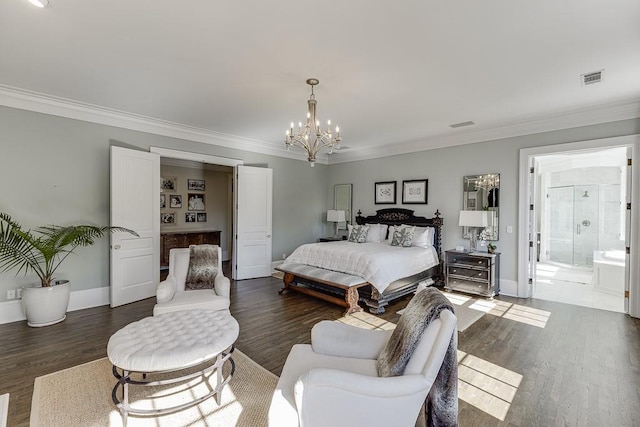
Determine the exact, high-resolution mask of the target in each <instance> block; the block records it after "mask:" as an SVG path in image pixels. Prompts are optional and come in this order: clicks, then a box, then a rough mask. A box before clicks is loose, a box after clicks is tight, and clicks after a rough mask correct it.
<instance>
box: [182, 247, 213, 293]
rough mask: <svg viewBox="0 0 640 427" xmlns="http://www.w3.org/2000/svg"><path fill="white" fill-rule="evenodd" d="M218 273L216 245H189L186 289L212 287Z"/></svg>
mask: <svg viewBox="0 0 640 427" xmlns="http://www.w3.org/2000/svg"><path fill="white" fill-rule="evenodd" d="M217 274H218V246H217V245H191V246H189V270H187V278H186V279H185V282H184V284H185V288H186V289H213V282H214V280H215V278H216V275H217Z"/></svg>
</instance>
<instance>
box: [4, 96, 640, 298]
mask: <svg viewBox="0 0 640 427" xmlns="http://www.w3.org/2000/svg"><path fill="white" fill-rule="evenodd" d="M638 133H640V119H636V120H625V121H620V122H612V123H606V124H601V125H594V126H585V127H581V128H575V129H568V130H563V131H556V132H548V133H541V134H535V135H528V136H523V137H517V138H509V139H503V140H497V141H489V142H483V143H477V144H469V145H462V146H456V147H451V148H443V149H436V150H428V151H423V152H419V153H411V154H404V155H396V156H389V157H385V158H380V159H372V160H363V161H357V162H350V163H343V164H336V165H331V166H326V165H321V164H317V165H316V167H315V168H310V167H309V165H308V164H307V162H305V161H298V160H291V159H286V158H281V157H275V156H269V155H264V154H259V153H252V152H246V151H241V150H234V149H230V148H226V147H219V146H214V145H210V144H203V143H198V142H193V141H186V140H181V139H175V138H169V137H164V136H158V135H153V134H149V133H144V132H136V131H131V130H127V129H121V128H117V127H113V126H105V125H99V124H94V123H88V122H83V121H78V120H72V119H66V118H61V117H56V116H50V115H46V114H39V113H33V112H29V111H24V110H18V109H13V108H6V107H0V147H1V149H2V150H1V151H0V189H1V190H0V211H2V212H7V213H9V214H11V215H12V216H13V217H14V218H16V219H18V220H19V221H20V222H21V223H22V224H24V225H26V226H37V225H43V224H51V223H56V224H71V223H78V222H89V223H93V224H107V223H108V222H109V147H110V146H111V145H119V146H124V147H129V148H134V149H141V150H145V151H147V150H148V149H149V147H150V146H156V147H163V148H171V149H176V150H182V151H192V152H198V153H204V154H209V155H214V156H220V157H230V158H235V159H241V160H243V162H244V164H246V165H264V166H267V167H269V168H271V169H273V259H274V260H279V259H281V258H282V254H285V253H286V254H289V253H291V251H292V250H293V249H295V248H296V247H297V246H298V245H300V244H302V243H308V242H312V241H315V240H316V239H317V238H318V237H320V236H322V235H324V234H325V233H327V232H328V231H330V230H329V229H328V228H327V224H326V222H325V218H324V216H325V215H326V210H327V209H328V208H329V207H332V206H333V186H334V185H335V184H346V183H352V184H353V209H354V212H357V210H358V209H361V210H362V212H363V213H364V214H366V215H370V214H373V213H375V210H376V209H380V208H383V207H390V205H375V204H374V202H373V189H374V183H375V182H376V181H392V180H396V181H398V201H399V202H400V201H401V193H400V192H401V188H402V180H407V179H421V178H427V179H429V199H428V202H429V203H428V204H427V205H406V206H405V207H406V208H409V209H414V210H415V211H416V214H418V215H424V216H431V215H432V214H433V212H435V210H436V209H439V210H440V212H442V214H443V217H444V221H445V225H444V233H443V240H444V247H445V248H451V247H454V246H456V245H467V244H468V241H466V240H463V239H462V236H461V230H460V227H458V226H457V216H458V211H460V209H461V207H462V177H463V176H464V175H472V174H479V173H485V172H498V173H500V174H501V194H500V218H501V225H500V241H499V242H498V243H497V245H498V248H499V250H500V251H501V252H502V254H503V255H502V278H503V279H506V280H513V281H515V280H517V232H518V230H517V214H518V213H517V204H518V194H517V193H518V158H519V157H518V156H519V150H520V149H521V148H526V147H534V146H542V145H550V144H559V143H566V142H574V141H584V140H592V139H600V138H608V137H614V136H622V135H631V134H638ZM397 205H398V206H401V203H398V204H397ZM507 225H511V226H513V233H512V234H507V233H506V231H505V227H506V226H507ZM108 257H109V250H108V240H107V239H105V240H104V241H103V242H100V243H99V244H98V245H96V246H94V247H91V248H81V249H79V250H78V253H77V254H76V255H72V256H71V257H70V259H69V260H68V261H67V262H65V264H64V265H63V267H62V268H61V270H60V274H59V276H60V278H68V279H71V281H72V283H73V290H83V289H92V288H97V287H104V286H108V284H109V258H108ZM29 282H33V277H26V278H25V277H24V276H18V277H14V275H13V274H12V273H4V274H2V275H0V301H4V300H5V299H6V290H7V289H12V288H17V287H19V286H21V285H22V284H25V283H29Z"/></svg>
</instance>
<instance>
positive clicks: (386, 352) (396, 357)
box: [378, 288, 458, 427]
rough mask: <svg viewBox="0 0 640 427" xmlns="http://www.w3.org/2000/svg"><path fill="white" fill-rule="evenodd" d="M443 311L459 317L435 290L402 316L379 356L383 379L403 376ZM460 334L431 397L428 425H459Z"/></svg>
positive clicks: (428, 290) (454, 337)
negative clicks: (458, 352)
mask: <svg viewBox="0 0 640 427" xmlns="http://www.w3.org/2000/svg"><path fill="white" fill-rule="evenodd" d="M442 310H449V311H451V312H452V313H454V314H455V311H454V309H453V306H452V305H451V303H450V302H449V300H448V299H447V298H446V297H445V296H444V295H442V293H441V292H440V291H439V290H437V289H435V288H426V289H423V290H421V291H420V292H418V293H417V294H416V295H415V296H414V297H413V298H412V299H411V301H410V302H409V304H408V305H407V308H405V310H404V312H403V313H402V317H401V318H400V321H399V322H398V325H397V327H396V329H395V330H394V331H393V334H392V335H391V337H390V338H389V341H388V342H387V345H386V346H385V348H384V349H383V350H382V352H381V353H380V356H379V357H378V373H379V374H380V376H396V375H402V374H403V373H404V371H405V369H406V367H407V364H408V363H409V359H410V358H411V356H412V354H413V351H414V350H415V349H416V347H417V346H418V342H419V341H420V339H421V338H422V334H423V333H424V331H425V330H426V329H427V327H428V326H429V324H431V322H432V321H433V320H434V319H437V318H438V317H439V316H440V312H442ZM457 348H458V335H457V333H455V332H454V334H453V335H452V337H451V341H450V342H449V347H448V348H447V353H446V354H445V357H444V361H443V362H442V366H441V367H440V370H439V371H438V375H437V376H436V379H435V381H434V383H433V386H432V387H431V390H430V391H429V394H428V395H427V400H426V401H425V406H424V411H425V413H424V415H425V417H426V421H427V425H428V426H434V427H440V426H447V427H450V426H457V425H458V361H457Z"/></svg>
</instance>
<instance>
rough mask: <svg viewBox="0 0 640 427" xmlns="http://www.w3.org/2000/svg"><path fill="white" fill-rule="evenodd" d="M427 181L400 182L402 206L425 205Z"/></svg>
mask: <svg viewBox="0 0 640 427" xmlns="http://www.w3.org/2000/svg"><path fill="white" fill-rule="evenodd" d="M428 189H429V180H428V179H412V180H408V181H402V203H403V204H407V205H408V204H422V205H426V204H427V190H428Z"/></svg>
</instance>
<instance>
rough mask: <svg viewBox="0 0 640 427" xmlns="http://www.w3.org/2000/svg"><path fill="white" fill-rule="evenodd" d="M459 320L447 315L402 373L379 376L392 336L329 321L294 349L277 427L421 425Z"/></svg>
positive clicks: (274, 419)
mask: <svg viewBox="0 0 640 427" xmlns="http://www.w3.org/2000/svg"><path fill="white" fill-rule="evenodd" d="M455 331H456V317H455V315H454V314H453V313H452V312H451V311H448V310H443V311H442V312H441V314H440V317H439V318H437V319H435V320H433V321H432V322H431V324H430V325H429V326H428V328H427V329H426V330H425V332H424V334H423V335H422V338H421V339H420V341H419V343H418V346H417V348H416V349H415V351H414V352H413V355H412V356H411V359H410V360H409V363H408V365H407V367H406V370H405V373H404V375H402V376H396V377H378V370H377V357H378V355H379V354H380V352H381V351H382V349H383V348H384V347H385V345H386V342H387V340H388V339H389V337H390V336H391V333H392V331H381V330H374V331H370V330H365V329H361V328H358V327H355V326H351V325H346V324H343V323H339V322H332V321H323V322H320V323H318V324H316V325H315V326H314V327H313V329H312V331H311V345H308V344H296V345H294V346H293V348H292V349H291V352H290V353H289V356H288V358H287V360H286V362H285V365H284V368H283V369H282V374H281V376H280V380H279V381H278V385H277V386H276V390H275V392H274V395H273V398H272V401H271V407H270V409H269V426H270V427H276V426H278V427H285V426H300V427H310V426H332V427H340V426H349V427H353V426H357V425H363V426H365V425H366V426H414V425H415V423H416V420H417V419H418V415H419V413H420V409H421V408H422V406H423V404H424V402H425V399H426V397H427V394H428V393H429V390H430V389H431V386H432V385H433V383H434V381H435V379H436V376H437V375H438V371H439V370H440V366H441V365H442V363H443V360H444V358H445V354H446V352H447V349H448V347H449V343H450V341H451V337H452V334H454V333H455Z"/></svg>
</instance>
